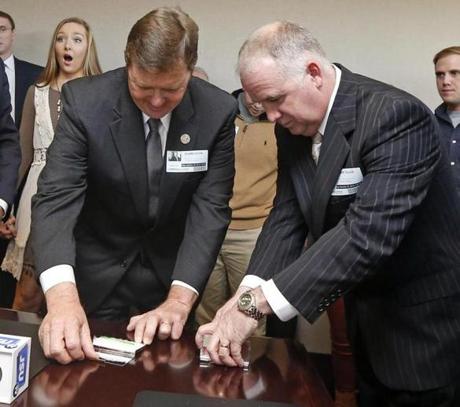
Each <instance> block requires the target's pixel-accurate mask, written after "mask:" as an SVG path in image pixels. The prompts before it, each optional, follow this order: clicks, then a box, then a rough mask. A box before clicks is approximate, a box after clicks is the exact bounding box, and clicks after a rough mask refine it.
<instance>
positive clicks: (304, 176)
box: [287, 135, 316, 225]
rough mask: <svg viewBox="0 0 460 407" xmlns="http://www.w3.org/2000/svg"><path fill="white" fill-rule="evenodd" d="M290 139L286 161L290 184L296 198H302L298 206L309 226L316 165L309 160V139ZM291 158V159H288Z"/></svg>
mask: <svg viewBox="0 0 460 407" xmlns="http://www.w3.org/2000/svg"><path fill="white" fill-rule="evenodd" d="M287 137H291V143H290V147H291V150H290V151H289V155H288V157H287V159H288V160H289V161H291V160H292V158H293V160H292V161H291V162H292V174H293V176H292V177H291V179H292V182H293V184H294V188H295V190H296V191H297V192H296V193H297V196H299V197H302V199H299V206H300V209H301V211H302V213H303V214H304V217H305V221H306V222H307V224H308V225H311V221H312V217H311V203H312V192H313V185H314V179H315V173H316V165H315V162H314V161H313V159H312V158H311V154H310V151H311V139H310V138H307V137H302V136H292V135H289V136H287ZM290 157H292V158H290Z"/></svg>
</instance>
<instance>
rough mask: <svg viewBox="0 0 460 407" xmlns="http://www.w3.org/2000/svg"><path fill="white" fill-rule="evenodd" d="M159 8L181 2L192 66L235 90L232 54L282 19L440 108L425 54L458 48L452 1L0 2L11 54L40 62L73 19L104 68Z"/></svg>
mask: <svg viewBox="0 0 460 407" xmlns="http://www.w3.org/2000/svg"><path fill="white" fill-rule="evenodd" d="M160 5H172V6H174V5H180V6H181V7H182V8H183V9H184V10H185V11H187V12H188V13H189V14H190V15H191V16H192V17H193V18H194V19H195V20H196V22H197V23H198V24H199V26H200V51H199V64H200V65H201V66H203V67H204V68H205V69H206V70H207V71H208V72H209V74H210V77H211V81H212V82H214V83H215V84H217V85H218V86H220V87H222V88H224V89H226V90H229V91H231V90H233V89H235V88H237V87H239V81H238V78H237V77H236V75H235V73H234V68H235V62H236V56H237V53H238V49H239V47H240V45H241V43H242V42H243V40H244V39H245V38H246V36H247V35H248V34H249V33H250V32H251V31H252V30H253V29H255V28H256V27H258V26H260V25H262V24H264V23H267V22H270V21H273V20H276V19H287V20H292V21H295V22H299V23H301V24H303V25H305V26H307V27H309V28H310V29H311V30H312V31H313V33H314V34H315V35H316V36H317V37H318V39H319V40H320V42H321V43H322V44H323V46H324V48H325V50H326V52H327V54H328V56H329V58H330V59H331V60H333V61H338V62H341V63H342V64H344V65H345V66H347V67H348V68H350V69H352V70H354V71H356V72H359V73H362V74H365V75H369V76H372V77H374V78H377V79H380V80H383V81H385V82H389V83H391V84H394V85H396V86H398V87H400V88H403V89H405V90H407V91H409V92H411V93H413V94H415V95H416V96H418V97H419V98H421V99H422V100H423V101H425V103H427V104H428V105H429V106H430V107H431V108H434V107H435V106H436V105H437V104H438V103H439V97H438V95H437V92H436V88H435V84H434V76H433V66H432V62H431V61H432V57H433V55H434V53H436V52H437V51H438V50H439V49H441V48H444V47H446V46H450V45H454V44H457V45H458V44H460V35H459V31H458V23H459V22H458V16H459V15H460V1H458V0H443V1H436V0H322V1H320V2H318V1H308V0H283V1H280V0H227V1H223V0H220V1H219V0H178V1H167V0H164V1H159V0H150V1H149V0H76V1H73V0H72V1H70V0H55V1H51V0H0V9H1V10H4V11H7V12H9V13H10V14H11V15H12V16H13V17H14V18H15V20H16V25H17V39H16V54H17V56H19V57H22V58H24V59H28V60H31V61H34V62H36V63H40V64H44V63H45V61H46V53H47V50H48V46H49V42H50V37H51V34H52V31H53V29H54V27H55V26H56V24H57V22H58V21H59V20H61V19H62V18H64V17H69V16H72V15H77V16H80V17H83V18H84V19H86V20H87V21H88V22H89V23H90V25H91V26H92V28H93V30H94V32H95V37H96V42H97V46H98V51H99V55H100V59H101V62H102V65H103V68H104V70H108V69H112V68H115V67H117V66H119V65H121V64H123V49H124V45H125V41H126V37H127V34H128V31H129V29H130V27H131V26H132V25H133V23H134V22H135V21H136V20H137V19H138V18H139V17H141V16H142V15H144V14H145V13H146V12H147V11H149V10H150V9H152V8H155V7H157V6H160Z"/></svg>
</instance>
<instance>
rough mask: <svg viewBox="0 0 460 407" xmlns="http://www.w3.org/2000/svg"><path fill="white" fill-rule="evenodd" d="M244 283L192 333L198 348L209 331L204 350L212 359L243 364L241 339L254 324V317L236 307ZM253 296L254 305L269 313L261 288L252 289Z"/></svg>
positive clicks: (232, 364)
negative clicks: (206, 321)
mask: <svg viewBox="0 0 460 407" xmlns="http://www.w3.org/2000/svg"><path fill="white" fill-rule="evenodd" d="M247 290H248V288H247V287H240V288H239V289H238V291H237V292H236V294H235V295H234V296H233V297H232V298H231V299H230V300H228V301H227V303H226V304H225V305H224V306H223V307H222V308H221V309H220V310H219V311H217V313H216V316H215V317H214V319H213V320H212V322H210V323H209V324H205V325H202V326H201V327H200V328H199V329H198V332H197V333H196V336H195V342H196V344H197V346H198V347H199V348H200V349H201V348H202V347H203V338H204V336H206V335H210V338H209V341H208V343H207V345H206V350H207V351H208V353H209V356H210V358H211V360H212V362H213V363H216V364H224V365H227V366H241V367H242V366H243V364H244V359H243V357H242V354H241V349H242V346H243V343H244V342H245V341H246V339H248V338H249V337H250V336H251V335H252V334H253V333H254V331H255V330H256V328H257V321H256V320H255V319H253V318H251V317H249V316H248V315H246V314H244V313H243V312H241V311H239V310H238V308H237V302H238V298H239V296H240V295H241V294H242V293H243V292H245V291H247ZM253 293H254V295H255V296H256V303H257V307H258V309H259V310H260V311H262V312H263V313H264V314H270V313H272V310H271V308H270V306H269V305H268V303H267V301H266V300H265V297H264V296H263V293H262V290H261V289H260V288H257V289H255V290H253Z"/></svg>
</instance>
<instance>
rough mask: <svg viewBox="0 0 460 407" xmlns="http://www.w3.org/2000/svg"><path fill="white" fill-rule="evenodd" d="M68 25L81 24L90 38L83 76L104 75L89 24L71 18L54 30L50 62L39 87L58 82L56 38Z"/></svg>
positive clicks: (40, 79) (77, 18)
mask: <svg viewBox="0 0 460 407" xmlns="http://www.w3.org/2000/svg"><path fill="white" fill-rule="evenodd" d="M67 23H76V24H80V25H81V26H83V27H84V28H85V31H86V36H87V38H88V49H87V50H86V55H85V60H84V63H83V75H84V76H88V75H98V74H100V73H102V69H101V66H100V65H99V59H98V57H97V51H96V43H95V41H94V37H93V33H92V31H91V28H90V26H89V24H88V23H87V22H86V21H85V20H83V19H81V18H79V17H69V18H65V19H64V20H62V21H60V22H59V24H58V25H57V27H56V29H55V30H54V33H53V37H52V39H51V45H50V49H49V52H48V60H47V62H46V66H45V69H44V70H43V72H42V74H41V75H40V76H39V78H38V80H37V84H39V85H37V86H40V87H42V86H46V85H49V84H50V83H52V82H53V81H55V80H56V78H57V76H58V74H59V64H58V62H57V59H56V50H55V44H56V37H57V35H58V33H59V31H61V28H62V26H63V25H64V24H67Z"/></svg>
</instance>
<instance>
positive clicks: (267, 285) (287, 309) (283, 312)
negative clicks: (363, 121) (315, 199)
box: [240, 65, 342, 321]
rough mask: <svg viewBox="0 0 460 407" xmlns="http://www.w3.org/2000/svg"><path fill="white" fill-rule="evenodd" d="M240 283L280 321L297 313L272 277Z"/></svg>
mask: <svg viewBox="0 0 460 407" xmlns="http://www.w3.org/2000/svg"><path fill="white" fill-rule="evenodd" d="M333 67H334V70H335V84H334V89H333V91H332V95H331V98H330V99H329V104H328V107H327V111H326V114H325V116H324V119H323V121H322V122H321V125H320V126H319V129H318V133H320V134H321V135H324V131H325V129H326V124H327V121H328V119H329V114H330V113H331V109H332V105H333V104H334V101H335V97H336V95H337V90H338V89H339V84H340V78H341V77H342V72H341V71H340V69H339V68H337V67H336V66H335V65H333ZM318 144H319V146H318V145H316V146H315V147H314V148H317V149H318V156H319V150H320V148H321V143H318ZM240 285H241V286H245V287H249V288H256V287H259V286H260V287H261V289H262V292H263V294H264V297H265V298H266V299H267V302H268V304H269V305H270V307H271V309H272V310H273V312H274V313H275V314H276V316H277V317H278V318H279V319H280V320H281V321H287V320H289V319H291V318H294V317H295V316H296V315H298V311H297V310H296V309H295V308H294V307H293V306H292V305H291V304H290V303H289V301H288V300H287V299H286V297H285V296H284V295H283V294H282V293H281V291H280V290H279V289H278V287H276V285H275V283H274V282H273V279H270V280H268V281H265V280H264V279H262V278H260V277H258V276H255V275H247V276H245V277H244V278H243V280H242V281H241V284H240Z"/></svg>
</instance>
